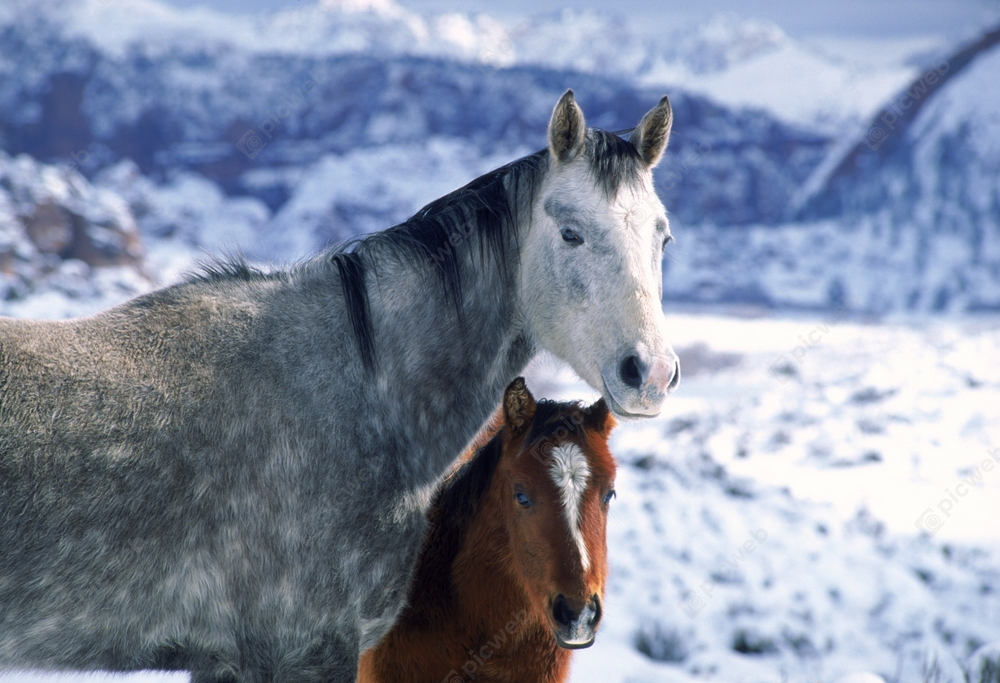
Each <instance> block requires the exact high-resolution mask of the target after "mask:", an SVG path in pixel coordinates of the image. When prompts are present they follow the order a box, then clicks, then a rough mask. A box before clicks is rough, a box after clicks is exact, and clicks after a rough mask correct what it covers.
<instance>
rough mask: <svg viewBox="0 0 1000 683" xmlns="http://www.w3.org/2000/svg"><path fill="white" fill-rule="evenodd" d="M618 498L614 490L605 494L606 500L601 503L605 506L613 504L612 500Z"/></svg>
mask: <svg viewBox="0 0 1000 683" xmlns="http://www.w3.org/2000/svg"><path fill="white" fill-rule="evenodd" d="M617 497H618V494H617V493H615V490H614V489H611V490H610V491H608V492H607V493H605V494H604V500H603V501H601V502H602V503H604V505H607V504H608V503H610V502H611V499H612V498H617Z"/></svg>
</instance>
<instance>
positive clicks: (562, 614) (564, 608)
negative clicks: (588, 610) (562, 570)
mask: <svg viewBox="0 0 1000 683" xmlns="http://www.w3.org/2000/svg"><path fill="white" fill-rule="evenodd" d="M552 616H553V617H555V619H556V623H557V624H559V625H560V626H565V627H567V628H568V627H571V626H572V625H573V624H574V623H575V622H576V620H577V617H579V616H580V613H579V612H574V611H573V609H572V608H571V607H570V606H569V605H568V604H566V598H565V596H563V594H562V593H560V594H559V597H557V598H556V601H555V602H554V603H552Z"/></svg>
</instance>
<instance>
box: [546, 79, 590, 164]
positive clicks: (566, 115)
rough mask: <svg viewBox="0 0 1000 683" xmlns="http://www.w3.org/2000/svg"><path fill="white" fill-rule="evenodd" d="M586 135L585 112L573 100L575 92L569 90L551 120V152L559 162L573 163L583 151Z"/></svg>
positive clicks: (561, 98)
mask: <svg viewBox="0 0 1000 683" xmlns="http://www.w3.org/2000/svg"><path fill="white" fill-rule="evenodd" d="M586 134H587V122H586V121H584V119H583V110H582V109H580V105H578V104H577V103H576V100H575V99H573V91H572V90H567V91H566V92H565V93H563V96H562V97H560V98H559V102H557V103H556V107H555V109H553V110H552V118H551V119H549V152H550V153H551V154H552V157H553V158H554V159H557V160H558V161H561V162H567V161H571V160H572V159H573V158H574V157H575V156H576V155H577V154H579V153H580V151H581V150H583V142H584V136H585V135H586Z"/></svg>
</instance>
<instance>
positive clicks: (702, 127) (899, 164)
mask: <svg viewBox="0 0 1000 683" xmlns="http://www.w3.org/2000/svg"><path fill="white" fill-rule="evenodd" d="M12 7H13V6H10V5H8V6H5V8H3V9H0V147H2V148H3V149H5V150H6V151H7V152H8V153H9V154H11V155H17V154H28V155H30V156H32V157H34V158H36V159H39V160H41V161H44V162H49V163H54V164H72V165H73V166H74V167H76V168H77V169H78V170H80V171H81V172H83V173H84V174H85V175H86V176H88V177H89V178H91V179H92V180H94V182H95V183H97V185H99V186H101V187H105V189H108V190H114V191H118V190H120V191H122V192H126V193H128V192H132V194H133V195H135V196H139V195H142V196H143V197H145V200H144V201H146V203H147V204H149V205H151V206H155V207H158V208H157V209H156V210H153V211H150V212H144V209H143V208H142V206H140V205H139V204H136V203H135V202H131V201H130V204H131V206H132V209H133V211H135V213H136V217H137V220H138V223H139V226H140V229H141V230H142V231H143V232H144V233H148V236H149V237H150V238H155V239H160V238H163V237H166V238H169V237H170V236H172V235H183V236H184V240H183V241H184V243H185V244H186V245H187V247H185V248H194V249H208V250H212V249H216V248H217V247H219V246H221V245H222V244H225V245H226V246H227V247H230V248H233V249H242V250H244V251H248V252H250V253H251V255H257V256H261V257H266V258H268V259H278V260H287V259H295V258H301V257H303V256H305V255H306V254H308V253H309V252H311V251H313V250H315V249H317V248H319V247H321V246H323V245H325V244H328V243H330V242H331V241H336V240H339V239H343V238H344V237H347V236H350V235H354V234H358V233H362V232H367V231H370V230H373V229H378V228H381V227H386V226H388V225H391V224H393V223H395V222H398V221H400V220H403V219H404V218H406V217H407V216H408V215H410V214H412V213H413V212H414V211H416V210H417V209H418V208H419V207H420V206H421V205H423V204H424V203H426V202H428V201H430V200H432V199H434V198H435V197H437V196H440V195H441V194H443V193H445V192H447V191H448V190H450V189H452V188H454V187H456V186H458V185H461V184H463V183H464V182H467V181H468V180H470V179H471V178H472V177H474V176H475V175H477V174H479V173H481V172H483V171H486V170H488V169H489V168H491V167H495V166H497V165H500V164H501V163H504V162H506V161H509V160H510V159H513V158H515V157H516V156H519V155H521V154H524V153H527V152H530V151H532V150H533V149H537V148H539V147H541V146H542V145H543V144H544V131H545V125H546V123H547V119H548V115H549V112H550V109H551V106H552V103H553V102H555V100H556V99H557V98H558V96H559V95H560V94H561V92H562V91H563V90H564V89H565V88H566V87H568V86H572V87H573V88H574V89H575V90H576V92H577V94H578V99H579V101H580V102H581V104H582V105H583V107H584V110H585V112H586V113H587V115H588V120H589V122H590V123H591V124H592V125H596V126H599V127H603V128H607V129H611V130H615V129H621V128H627V127H628V126H631V125H634V124H635V123H636V122H637V121H638V119H639V117H640V116H641V115H642V114H643V113H644V112H645V111H646V110H647V109H648V108H649V107H650V106H651V104H652V103H654V102H656V101H657V99H658V98H659V96H660V95H661V94H662V93H663V92H665V91H666V92H669V93H670V95H671V98H672V102H673V105H674V122H675V123H674V133H673V135H672V138H671V143H670V147H669V149H668V152H667V156H666V157H665V159H664V161H663V162H662V164H661V165H660V167H659V168H658V169H657V171H656V176H655V178H656V184H657V188H658V190H659V193H660V195H661V196H662V198H663V200H664V203H665V205H666V206H667V207H668V211H669V212H670V215H671V218H672V220H673V223H674V232H675V233H676V235H677V237H678V245H677V247H676V249H673V250H672V251H671V253H670V256H669V261H668V264H667V267H666V271H665V272H666V282H665V292H666V293H667V295H668V297H670V298H673V299H678V300H685V301H693V302H743V303H753V304H760V305H764V306H778V307H788V306H791V307H796V308H801V307H805V308H824V307H829V306H835V305H840V304H843V305H846V306H848V307H850V308H853V309H857V310H865V311H877V312H883V311H888V310H900V309H915V310H928V309H931V310H933V309H939V310H969V309H989V308H995V307H997V306H1000V284H998V279H1000V275H998V268H1000V266H998V257H997V256H996V254H995V252H996V250H997V249H1000V247H997V246H996V235H997V231H998V229H1000V228H998V227H997V226H998V224H1000V218H998V215H997V214H998V212H997V209H996V199H995V197H996V177H997V173H998V170H997V167H996V162H995V159H996V158H997V156H996V154H995V153H994V152H993V150H992V147H991V145H993V143H994V142H995V141H996V140H997V134H996V131H995V130H994V124H993V123H991V121H992V120H993V118H992V117H995V112H993V109H995V108H996V106H997V102H998V101H1000V96H998V95H997V93H996V87H995V84H994V82H993V81H990V78H989V73H990V68H992V67H990V65H989V64H985V62H984V64H985V65H984V66H983V67H977V68H973V67H974V66H975V65H974V64H973V66H970V67H969V68H968V69H959V68H958V62H956V61H955V60H956V59H957V56H956V55H949V54H948V53H947V52H944V51H942V50H941V49H940V46H935V45H929V44H922V45H920V46H919V48H920V50H921V54H923V56H924V57H923V59H924V61H913V60H907V59H904V58H902V55H903V54H905V51H901V52H900V54H899V56H898V58H896V59H892V60H888V61H886V60H883V61H882V62H880V63H879V65H875V63H874V62H873V61H871V60H867V61H866V60H865V59H864V58H863V55H862V56H858V57H856V58H854V59H852V58H848V57H845V56H844V55H843V54H839V55H838V54H834V51H831V50H830V49H828V48H829V46H819V45H806V44H803V43H801V42H798V41H795V40H793V39H791V38H789V37H788V36H787V35H786V34H784V33H783V32H782V31H781V29H780V28H779V27H777V26H775V25H773V24H771V23H768V22H762V21H754V20H741V19H737V18H734V17H732V16H720V17H716V18H715V19H713V20H712V21H710V22H709V23H708V24H706V25H704V26H696V27H687V28H685V29H683V30H676V29H675V30H673V32H671V33H669V35H667V36H666V38H667V39H664V38H663V36H658V35H655V29H651V28H650V27H646V30H645V31H644V32H639V31H637V30H635V28H634V27H632V26H630V25H629V24H628V22H627V21H626V20H624V19H615V18H613V17H607V16H603V15H599V14H595V13H591V12H573V11H564V12H559V13H548V14H540V15H537V16H533V17H530V18H526V19H524V20H523V21H520V22H517V23H510V22H508V23H503V22H500V21H497V20H495V19H493V18H490V17H488V16H485V15H468V14H448V15H420V14H417V13H414V12H412V11H409V10H407V9H405V8H403V7H402V6H400V5H398V4H395V3H394V2H393V1H392V0H355V1H351V2H347V1H346V0H345V1H344V2H333V1H332V0H331V1H325V2H322V3H319V4H316V5H307V6H303V7H301V8H296V9H292V10H287V11H283V12H277V13H268V14H260V15H256V16H230V15H225V14H221V13H218V12H213V11H210V10H204V9H197V10H178V9H175V8H172V7H169V6H166V5H162V4H159V3H158V2H156V0H116V2H115V3H108V2H106V1H105V0H42V1H41V2H38V3H32V4H27V3H21V5H20V6H18V7H17V9H16V10H15V9H12ZM911 49H916V48H915V47H914V46H911ZM979 52H982V53H983V55H982V58H981V59H980V58H979V57H977V58H976V59H974V60H972V61H973V62H974V63H975V62H979V61H982V60H986V59H988V55H987V54H986V53H987V52H989V50H988V49H987V48H986V47H985V46H983V45H980V46H979V48H978V52H977V53H976V54H978V53H979ZM935 55H937V57H935ZM941 55H943V57H942V56H941ZM931 57H934V59H938V61H934V59H932V60H931V62H927V61H926V60H927V59H930V58H931ZM941 59H943V60H949V59H950V60H951V62H947V63H952V62H954V63H955V68H954V69H952V72H951V74H946V76H948V78H947V80H948V84H947V85H946V86H941V87H940V88H939V89H938V90H937V91H935V92H934V93H933V94H931V93H930V92H928V94H927V96H926V97H925V98H923V99H925V100H926V103H927V106H926V107H921V115H920V116H921V118H919V120H917V119H914V120H913V121H910V122H909V123H908V125H907V127H906V130H904V128H903V126H902V123H901V121H902V119H901V120H900V124H899V125H897V126H896V127H895V128H894V129H893V130H892V131H890V135H889V136H888V138H887V142H886V143H885V146H884V147H882V148H881V149H880V150H879V154H880V155H881V156H878V155H876V156H870V155H869V156H863V155H862V156H857V155H855V156H856V157H857V158H859V159H862V161H864V163H866V164H868V166H866V167H865V169H866V170H865V172H864V173H854V172H852V173H851V174H847V175H844V173H841V172H839V171H838V172H836V173H833V174H832V175H831V173H832V172H833V171H834V170H835V169H837V168H840V166H838V164H840V163H841V162H842V161H843V160H844V155H845V153H846V151H845V150H847V151H849V150H851V149H852V148H857V146H858V140H859V139H862V138H863V137H864V135H865V134H866V133H865V131H869V132H871V131H875V128H872V127H866V126H865V124H864V123H863V122H864V121H868V120H872V119H873V117H874V116H875V113H877V112H879V111H880V110H884V109H885V108H886V107H887V106H889V107H891V106H892V105H893V103H894V102H895V101H896V100H895V99H893V98H896V99H898V97H899V93H901V92H906V88H904V85H906V84H908V83H911V82H915V83H918V84H919V83H920V82H921V80H920V79H924V78H926V76H927V74H928V73H930V72H932V71H933V69H934V68H935V64H941V63H942V62H941V61H940V60H941ZM921 65H922V66H921ZM977 69H978V70H977ZM928 70H930V71H928ZM966 72H968V74H970V75H965V74H966ZM976 73H979V74H981V75H980V76H978V77H976V78H979V79H980V80H983V81H984V82H983V83H982V84H978V82H973V81H972V80H969V79H971V78H973V77H974V75H975V74H976ZM956 74H959V75H956ZM952 81H954V83H952ZM906 87H907V88H908V87H913V86H906ZM921 104H923V102H921ZM881 115H883V114H879V116H881ZM874 120H876V121H878V120H879V119H878V118H874ZM935 121H936V122H938V123H935ZM910 124H912V125H910ZM918 124H919V125H918ZM914 126H917V127H914ZM918 128H919V130H920V131H922V132H921V133H920V135H915V134H914V133H913V131H916V130H918ZM873 134H874V133H873ZM858 149H860V148H858ZM887 150H894V151H893V152H892V154H891V155H890V154H888V153H887ZM862 151H865V150H862ZM873 160H874V161H873ZM121 164H126V167H127V169H128V171H127V172H123V173H119V176H118V177H117V180H113V179H112V176H114V174H113V173H110V172H109V169H111V168H126V167H121V166H120V165H121ZM129 164H131V165H129ZM873 164H874V166H873ZM841 166H842V164H841ZM869 167H871V168H869ZM136 174H138V176H137V175H136ZM390 175H391V176H393V179H389V178H388V176H390ZM126 178H132V180H130V181H128V183H132V184H134V182H135V181H136V179H137V178H141V179H142V182H140V183H139V185H140V186H141V187H142V188H144V189H142V191H141V192H138V190H135V188H134V187H133V188H132V189H131V190H130V189H128V188H127V187H125V186H123V185H122V182H124V179H126ZM414 178H419V179H420V182H411V181H412V180H413V179H414ZM959 178H961V179H963V181H962V182H958V180H957V179H959ZM128 183H126V185H128ZM130 187H131V186H130ZM136 187H138V186H136ZM876 188H882V189H881V190H878V191H876ZM900 188H903V189H900ZM900 192H902V193H903V194H902V195H900V194H899V193H900ZM136 193H138V194H136ZM893 193H896V194H893ZM154 197H156V198H155V199H154ZM238 198H241V199H238ZM890 200H891V201H890ZM234 202H235V204H234ZM838 202H840V203H838ZM185 205H187V208H184V206H185ZM823 206H826V207H835V208H834V209H833V210H820V209H819V208H817V207H823ZM170 207H172V208H170ZM193 207H198V208H193ZM211 207H215V208H211ZM237 207H238V208H237ZM836 207H842V208H836ZM790 218H792V219H794V221H795V222H788V221H789V219H790ZM942 225H945V226H946V229H945V230H943V231H942V230H941V229H940V228H941V227H942ZM963 226H964V227H963ZM942 233H944V234H942ZM931 236H933V237H931Z"/></svg>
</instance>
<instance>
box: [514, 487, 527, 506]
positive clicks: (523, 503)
mask: <svg viewBox="0 0 1000 683" xmlns="http://www.w3.org/2000/svg"><path fill="white" fill-rule="evenodd" d="M514 497H515V498H517V502H518V504H519V505H520V506H521V507H529V506H530V505H531V499H530V498H528V496H526V495H525V494H524V493H523V492H522V491H518V492H517V493H515V494H514Z"/></svg>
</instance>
